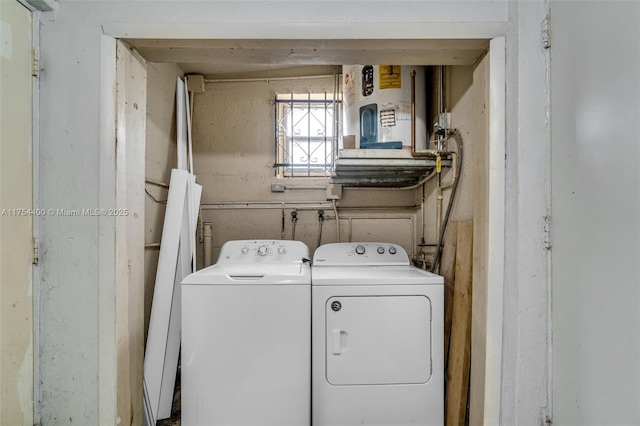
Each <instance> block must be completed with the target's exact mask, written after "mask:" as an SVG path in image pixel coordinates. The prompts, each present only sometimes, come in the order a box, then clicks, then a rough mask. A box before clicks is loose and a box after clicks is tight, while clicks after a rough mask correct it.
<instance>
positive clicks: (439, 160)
mask: <svg viewBox="0 0 640 426" xmlns="http://www.w3.org/2000/svg"><path fill="white" fill-rule="evenodd" d="M440 171H442V157H440V156H439V155H436V172H437V173H440Z"/></svg>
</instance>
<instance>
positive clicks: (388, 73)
mask: <svg viewBox="0 0 640 426" xmlns="http://www.w3.org/2000/svg"><path fill="white" fill-rule="evenodd" d="M400 71H401V67H400V65H380V83H379V84H380V89H401V88H402V77H401V75H400Z"/></svg>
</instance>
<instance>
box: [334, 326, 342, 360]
mask: <svg viewBox="0 0 640 426" xmlns="http://www.w3.org/2000/svg"><path fill="white" fill-rule="evenodd" d="M340 335H341V332H340V329H339V328H334V329H333V354H334V355H340V354H341V353H342V348H341V346H342V345H341V344H340Z"/></svg>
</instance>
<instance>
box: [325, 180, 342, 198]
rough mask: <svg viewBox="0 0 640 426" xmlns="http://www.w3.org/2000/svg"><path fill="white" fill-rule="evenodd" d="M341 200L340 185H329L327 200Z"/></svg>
mask: <svg viewBox="0 0 640 426" xmlns="http://www.w3.org/2000/svg"><path fill="white" fill-rule="evenodd" d="M341 198H342V185H340V184H337V183H330V184H328V185H327V200H339V199H341Z"/></svg>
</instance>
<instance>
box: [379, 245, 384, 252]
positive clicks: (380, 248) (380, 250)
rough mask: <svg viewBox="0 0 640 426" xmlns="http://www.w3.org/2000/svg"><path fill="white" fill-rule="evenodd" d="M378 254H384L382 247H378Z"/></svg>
mask: <svg viewBox="0 0 640 426" xmlns="http://www.w3.org/2000/svg"><path fill="white" fill-rule="evenodd" d="M378 254H384V247H382V246H380V247H378Z"/></svg>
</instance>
